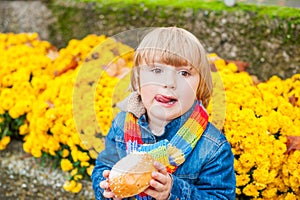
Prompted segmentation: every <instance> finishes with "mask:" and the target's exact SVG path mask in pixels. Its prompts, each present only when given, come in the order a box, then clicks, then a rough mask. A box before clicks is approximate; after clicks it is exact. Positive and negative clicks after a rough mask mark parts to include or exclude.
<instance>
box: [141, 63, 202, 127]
mask: <svg viewBox="0 0 300 200" xmlns="http://www.w3.org/2000/svg"><path fill="white" fill-rule="evenodd" d="M199 80H200V77H199V73H198V72H197V70H196V69H194V68H192V67H190V66H182V67H173V66H170V65H166V64H159V63H155V64H153V65H152V66H147V65H143V66H141V69H140V89H139V93H140V95H141V98H142V102H143V104H144V106H145V108H146V110H147V115H148V117H149V119H150V120H152V119H154V118H155V119H158V120H162V121H164V122H169V121H171V120H173V119H175V118H177V117H179V116H181V115H182V114H184V113H185V112H187V111H188V110H189V109H190V108H191V106H192V105H193V103H194V101H195V100H196V91H197V88H198V85H199Z"/></svg>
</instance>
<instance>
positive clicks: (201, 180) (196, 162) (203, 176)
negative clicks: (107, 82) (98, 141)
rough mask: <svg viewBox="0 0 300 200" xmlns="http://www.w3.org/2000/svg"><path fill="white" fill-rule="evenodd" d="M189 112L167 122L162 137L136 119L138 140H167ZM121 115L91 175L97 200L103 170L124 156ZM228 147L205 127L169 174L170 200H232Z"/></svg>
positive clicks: (211, 127) (220, 136)
mask: <svg viewBox="0 0 300 200" xmlns="http://www.w3.org/2000/svg"><path fill="white" fill-rule="evenodd" d="M192 110H193V108H191V109H190V110H189V111H188V112H187V113H185V114H183V115H182V116H181V117H179V118H177V119H174V120H173V121H171V122H169V124H167V125H166V127H165V132H164V134H163V135H162V136H159V137H157V136H155V135H153V134H152V133H151V131H150V129H149V126H148V123H147V120H146V116H145V115H143V116H141V117H140V118H139V119H138V124H139V125H140V129H141V133H142V140H143V142H144V143H148V144H152V143H155V142H157V141H159V140H162V139H168V140H171V138H172V137H173V135H174V134H176V132H177V131H178V130H179V128H180V127H181V126H182V125H183V123H184V122H185V121H186V120H187V119H188V117H189V116H190V113H191V112H192ZM125 116H126V113H125V112H120V113H119V114H118V115H117V116H116V118H115V119H114V120H113V122H112V126H111V129H110V131H109V133H108V135H107V137H106V140H105V150H103V151H102V152H101V153H100V154H99V156H98V158H97V160H96V165H95V167H94V170H93V173H92V176H91V178H92V183H93V189H94V193H95V197H96V199H97V200H99V199H105V198H104V197H103V196H102V193H103V189H102V188H100V186H99V184H100V182H101V181H103V180H104V179H105V178H104V177H103V176H102V172H103V171H104V170H107V169H108V170H110V169H111V168H112V167H113V165H114V164H115V163H116V162H117V161H119V160H120V159H121V158H123V157H125V156H126V145H125V142H124V121H125ZM233 160H234V159H233V154H232V151H231V146H230V144H229V143H228V141H227V140H226V138H225V136H224V134H222V133H221V132H220V131H219V130H218V129H217V128H216V127H215V126H214V125H213V124H211V123H208V125H207V127H206V130H205V131H204V132H203V135H202V136H201V138H200V139H199V141H198V143H197V145H196V146H195V148H194V149H193V151H192V153H191V154H190V155H189V156H188V157H187V158H186V160H185V162H184V163H183V164H181V165H180V166H179V167H178V168H177V170H176V171H175V172H174V173H173V174H172V178H173V186H172V189H171V194H170V197H169V199H170V200H200V199H201V200H202V199H203V200H205V199H208V200H214V199H232V200H234V199H235V186H236V185H235V184H236V181H235V172H234V166H233ZM127 199H131V198H127Z"/></svg>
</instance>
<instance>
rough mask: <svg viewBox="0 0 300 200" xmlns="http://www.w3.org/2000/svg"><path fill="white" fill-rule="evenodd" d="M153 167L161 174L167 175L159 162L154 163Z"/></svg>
mask: <svg viewBox="0 0 300 200" xmlns="http://www.w3.org/2000/svg"><path fill="white" fill-rule="evenodd" d="M154 167H155V168H156V169H157V170H158V171H159V172H160V173H162V174H167V173H168V172H167V169H166V167H165V166H164V165H163V164H161V163H160V162H157V161H155V162H154Z"/></svg>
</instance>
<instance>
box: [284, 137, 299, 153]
mask: <svg viewBox="0 0 300 200" xmlns="http://www.w3.org/2000/svg"><path fill="white" fill-rule="evenodd" d="M286 147H287V150H286V151H287V153H289V152H291V151H293V150H300V136H287V143H286Z"/></svg>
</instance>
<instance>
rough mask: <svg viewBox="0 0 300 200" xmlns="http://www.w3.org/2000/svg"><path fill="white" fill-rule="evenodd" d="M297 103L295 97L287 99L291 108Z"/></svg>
mask: <svg viewBox="0 0 300 200" xmlns="http://www.w3.org/2000/svg"><path fill="white" fill-rule="evenodd" d="M297 101H298V98H297V97H296V96H295V95H293V96H290V97H289V102H290V103H291V104H292V105H293V106H296V103H297Z"/></svg>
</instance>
